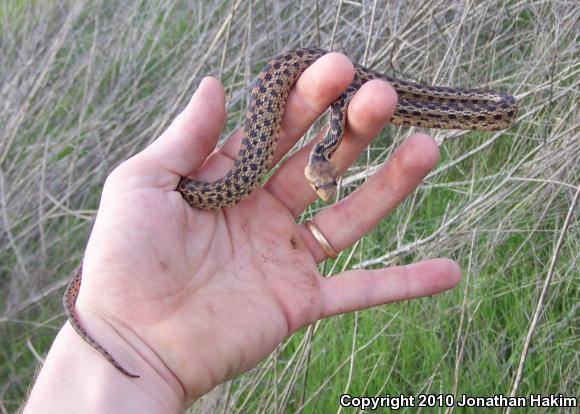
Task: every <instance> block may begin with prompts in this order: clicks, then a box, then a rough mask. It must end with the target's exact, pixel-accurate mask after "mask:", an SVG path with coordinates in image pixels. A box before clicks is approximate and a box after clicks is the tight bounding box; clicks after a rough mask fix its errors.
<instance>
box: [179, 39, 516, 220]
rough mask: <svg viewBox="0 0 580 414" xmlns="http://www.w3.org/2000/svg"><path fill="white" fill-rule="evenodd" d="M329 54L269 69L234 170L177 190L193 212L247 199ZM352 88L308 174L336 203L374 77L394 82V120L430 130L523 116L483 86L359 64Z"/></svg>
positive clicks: (487, 125)
mask: <svg viewBox="0 0 580 414" xmlns="http://www.w3.org/2000/svg"><path fill="white" fill-rule="evenodd" d="M327 53H329V52H327V51H325V50H322V49H316V48H302V49H294V50H291V51H289V52H286V53H282V54H280V55H279V56H277V57H275V58H274V59H272V60H271V61H270V62H268V63H267V64H266V66H265V67H264V68H263V69H262V71H261V72H260V73H259V74H258V77H257V79H256V81H255V83H254V87H253V88H252V92H251V96H250V102H249V105H248V109H247V111H246V116H245V120H244V128H243V137H242V144H241V147H240V150H239V153H238V158H237V159H236V160H235V162H234V165H233V167H232V169H231V170H230V171H228V172H227V173H226V174H225V175H224V176H223V177H222V178H220V179H218V180H217V181H214V182H210V183H208V182H200V181H197V180H192V179H191V178H187V177H183V178H181V180H180V181H179V184H178V186H177V189H176V190H177V191H178V192H179V193H180V194H181V196H182V197H183V198H184V199H185V201H186V202H187V203H188V204H189V205H190V206H191V207H194V208H198V209H202V210H218V209H223V208H226V207H230V206H233V205H235V204H238V203H239V202H240V201H242V200H243V199H244V198H246V197H248V196H249V195H250V194H251V193H252V191H253V190H254V188H255V187H256V186H257V185H258V184H259V183H260V182H261V181H262V179H263V178H264V176H265V175H266V173H267V172H268V171H269V169H270V168H271V163H272V160H273V158H274V152H275V150H276V144H277V142H278V133H279V132H280V123H281V122H282V116H283V114H284V110H285V107H286V100H287V98H288V94H289V93H290V91H291V90H292V87H293V86H294V84H295V82H296V80H297V79H298V77H299V76H300V75H301V74H302V73H303V72H304V71H305V70H306V69H307V68H308V67H309V66H310V65H312V64H313V63H314V62H315V61H316V60H318V59H319V58H320V57H322V56H324V55H325V54H327ZM354 69H355V73H354V79H353V81H352V83H351V85H350V86H349V87H348V88H347V89H346V90H345V91H344V92H343V93H342V94H341V95H340V96H339V97H338V98H337V99H336V100H335V101H334V102H333V103H332V104H331V105H330V117H329V118H330V119H329V126H328V131H327V133H326V136H325V137H324V139H322V140H321V141H320V142H319V143H317V144H316V145H315V146H314V148H313V149H312V151H311V153H310V157H309V161H308V165H307V166H306V168H305V170H304V175H305V177H306V179H307V180H308V182H309V184H310V186H311V187H312V188H313V189H314V190H315V191H316V193H317V194H318V196H319V197H320V198H321V199H322V200H324V201H327V202H329V201H333V200H334V199H335V198H336V193H337V182H338V178H339V176H338V169H337V168H336V165H335V164H334V163H333V162H332V156H333V154H334V153H335V152H336V150H337V149H338V147H339V146H340V144H341V142H342V139H343V137H344V132H345V125H346V111H347V108H348V103H349V101H350V99H351V98H352V97H353V95H354V94H355V93H356V92H357V91H358V90H359V89H360V88H361V86H362V85H363V84H365V83H366V82H368V81H370V80H373V79H381V80H383V81H387V82H389V83H390V84H391V85H392V86H393V88H394V89H395V91H396V92H397V96H398V102H397V106H396V110H395V113H394V114H393V116H392V118H391V120H390V123H391V124H394V125H402V126H418V127H423V128H443V129H467V130H484V131H498V130H502V129H507V128H509V127H510V126H511V125H512V123H513V121H514V119H515V117H516V115H517V101H516V99H515V98H514V97H513V96H511V95H509V94H506V93H502V92H494V91H488V90H482V89H459V88H452V87H446V86H427V85H423V84H420V83H415V82H409V81H403V80H399V79H395V78H392V77H390V76H387V75H384V74H382V73H379V72H376V71H374V70H372V69H369V68H366V67H364V66H362V65H359V64H357V63H355V64H354Z"/></svg>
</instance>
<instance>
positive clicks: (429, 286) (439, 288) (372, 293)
mask: <svg viewBox="0 0 580 414" xmlns="http://www.w3.org/2000/svg"><path fill="white" fill-rule="evenodd" d="M460 278H461V270H460V269H459V266H458V265H457V263H455V262H454V261H452V260H450V259H431V260H426V261H423V262H419V263H414V264H411V265H406V266H396V267H390V268H385V269H378V270H353V271H349V272H345V273H342V274H340V275H338V276H335V277H331V278H328V279H324V280H323V281H322V285H321V293H322V312H321V317H323V318H326V317H329V316H333V315H338V314H341V313H347V312H352V311H356V310H361V309H366V308H370V307H373V306H378V305H382V304H385V303H390V302H397V301H400V300H406V299H413V298H418V297H422V296H430V295H434V294H437V293H440V292H444V291H446V290H448V289H451V288H452V287H454V286H455V285H456V284H457V283H458V282H459V280H460Z"/></svg>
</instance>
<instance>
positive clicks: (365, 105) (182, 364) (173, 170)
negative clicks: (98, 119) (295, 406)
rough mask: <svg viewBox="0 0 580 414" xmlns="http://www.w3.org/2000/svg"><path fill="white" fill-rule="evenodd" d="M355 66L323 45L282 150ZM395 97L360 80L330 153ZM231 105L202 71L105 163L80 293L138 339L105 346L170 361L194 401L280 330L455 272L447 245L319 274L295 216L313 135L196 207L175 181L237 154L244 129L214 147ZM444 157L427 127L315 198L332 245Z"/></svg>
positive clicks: (90, 309)
mask: <svg viewBox="0 0 580 414" xmlns="http://www.w3.org/2000/svg"><path fill="white" fill-rule="evenodd" d="M352 75H353V69H352V65H351V64H350V62H349V61H348V59H347V58H346V57H344V56H342V55H339V54H329V55H326V56H324V57H323V58H321V59H320V60H319V61H318V62H316V63H315V64H314V65H313V66H312V67H310V68H309V69H308V70H307V71H306V72H305V73H304V74H303V75H302V76H301V78H300V79H299V80H298V82H297V84H296V86H295V88H294V89H293V91H292V92H291V94H290V97H289V100H288V105H287V109H286V112H285V114H284V119H283V123H282V131H281V133H280V137H279V144H278V148H277V152H276V155H275V160H274V162H277V161H279V160H280V159H281V157H282V156H283V155H284V154H285V153H287V151H288V150H289V149H290V148H291V147H292V146H293V145H294V144H295V143H296V142H297V140H298V139H299V138H300V137H301V136H302V135H303V134H304V132H305V130H306V129H307V128H308V127H309V126H310V124H311V123H312V122H313V121H314V120H315V119H316V118H317V117H318V116H319V115H320V114H321V113H322V112H323V111H324V110H325V109H326V108H327V107H328V106H329V104H330V102H332V101H333V100H334V99H335V98H336V97H337V96H339V95H340V93H341V92H342V91H343V90H344V89H345V88H346V87H347V86H348V84H349V83H350V81H351V79H352ZM395 104H396V95H395V93H394V91H393V90H392V88H390V87H389V86H388V85H387V84H385V83H383V82H381V81H373V82H369V83H368V84H366V85H364V86H363V88H362V89H361V90H360V91H359V92H358V93H357V95H356V96H355V97H354V98H353V100H352V101H351V104H350V107H349V112H348V130H347V133H346V136H345V140H344V142H343V144H342V145H341V148H340V149H339V151H338V152H337V153H336V155H335V157H334V160H335V162H336V163H337V165H338V166H339V168H340V169H341V170H344V169H345V168H347V167H348V165H350V163H352V161H353V160H354V159H355V158H356V156H357V155H358V153H359V152H360V151H361V150H362V149H363V148H364V147H365V146H366V145H368V143H369V142H370V140H371V139H372V138H373V137H374V136H375V135H376V134H377V133H378V131H380V129H381V128H382V127H383V126H384V125H385V123H386V122H387V121H388V119H389V117H390V115H391V114H392V112H393V111H394V107H395ZM224 107H225V106H224V96H223V89H222V88H221V85H220V84H219V82H218V81H216V80H215V79H212V78H206V79H204V81H203V82H202V83H201V84H200V86H199V89H198V90H197V92H196V93H195V95H194V97H193V98H192V100H191V102H190V103H189V104H188V106H187V108H186V109H185V110H184V111H183V112H182V113H181V114H180V115H179V116H178V118H177V119H176V120H175V121H174V122H173V124H172V125H171V126H170V127H169V128H168V130H167V131H166V132H165V133H164V134H163V135H162V136H161V137H160V138H158V139H157V140H156V141H155V142H154V143H153V144H152V145H151V146H149V147H148V148H146V149H145V150H144V151H143V152H141V153H139V154H137V155H136V156H134V157H133V158H131V159H129V160H127V161H126V162H124V163H123V164H121V165H120V166H119V167H118V168H117V169H116V170H115V171H114V172H113V173H112V174H111V175H110V176H109V178H108V179H107V183H106V185H105V188H104V191H103V195H102V200H101V205H100V208H99V212H98V215H97V220H96V223H95V226H94V229H93V232H92V234H91V238H90V241H89V245H88V247H87V251H86V255H85V260H84V267H83V269H84V270H83V273H84V277H83V288H82V289H81V293H80V296H79V300H78V302H77V311H78V312H79V314H80V315H81V317H82V319H83V320H84V321H89V323H90V320H91V317H93V319H95V318H94V317H95V316H96V319H100V320H105V321H106V322H107V324H109V325H111V326H113V327H114V328H115V330H116V332H117V333H118V334H119V338H122V339H121V340H120V342H124V343H128V344H130V346H129V347H124V349H125V351H121V350H119V351H118V353H117V354H116V355H115V349H114V347H113V349H111V353H113V354H114V355H115V356H119V354H121V359H120V361H123V362H125V363H127V364H128V366H127V369H128V370H129V371H135V372H136V373H140V372H137V371H139V370H140V369H141V368H142V367H141V368H140V366H139V363H142V362H143V361H145V363H146V364H151V365H152V366H156V369H157V370H158V371H159V369H166V370H167V372H170V374H171V375H173V376H174V377H175V378H176V379H177V381H178V382H179V383H180V384H181V385H182V386H183V389H184V391H185V398H186V399H187V400H189V401H191V400H192V399H195V398H196V397H198V396H200V395H202V394H203V393H205V392H207V391H208V390H210V389H211V388H212V387H214V386H215V385H217V384H219V383H221V382H223V381H225V380H226V379H228V378H231V377H233V376H235V375H236V374H239V373H240V372H243V371H245V370H247V369H249V368H251V367H253V366H254V365H256V364H257V363H258V362H259V361H260V360H261V359H263V358H264V357H265V356H267V355H268V354H269V353H270V352H271V351H272V350H273V349H274V348H275V347H276V346H277V345H278V344H279V343H280V342H281V341H282V340H283V339H284V338H285V337H286V336H288V335H289V334H291V333H292V332H294V331H296V330H297V329H300V328H301V327H304V326H306V325H308V324H310V323H313V322H315V321H316V320H318V319H320V318H323V317H327V316H330V315H335V314H339V313H344V312H348V311H352V310H356V309H362V308H367V307H370V306H375V305H378V304H383V303H387V302H392V301H396V300H401V299H407V298H413V297H418V296H424V295H430V294H434V293H437V292H441V291H443V290H446V289H449V288H451V287H452V286H454V285H455V284H456V283H457V281H458V280H459V269H458V267H457V265H456V264H455V263H454V262H452V261H450V260H446V259H434V260H430V261H425V262H421V263H418V264H414V265H410V266H403V267H396V268H389V269H380V270H373V271H364V270H361V271H352V272H346V273H344V274H341V275H337V276H335V277H332V278H328V279H326V278H323V277H321V275H320V274H319V273H318V271H317V263H318V262H321V261H323V260H325V259H326V256H325V254H324V251H323V250H322V248H321V247H320V245H319V244H318V243H317V241H316V239H314V237H313V236H312V234H311V233H310V232H309V230H308V229H307V228H305V227H304V226H303V225H299V224H297V223H296V220H297V217H298V216H299V215H300V214H301V213H302V212H303V211H304V210H305V209H306V208H307V206H308V205H309V204H310V203H312V202H313V201H314V200H315V198H316V195H315V193H314V191H313V190H312V189H311V188H310V187H309V185H308V183H307V181H306V180H305V178H304V176H303V174H302V171H303V169H304V166H305V165H306V162H307V155H308V152H309V151H310V149H311V147H312V143H311V144H309V145H307V146H305V147H304V148H302V149H301V150H300V151H298V152H297V153H296V154H294V155H293V156H292V157H290V158H289V159H288V160H287V161H286V162H285V163H284V165H282V166H281V167H280V168H279V169H278V170H277V171H276V172H275V173H274V174H273V175H272V177H271V178H270V180H269V181H268V182H267V183H266V184H265V186H264V187H263V188H258V189H256V191H254V192H253V193H252V195H251V196H250V197H249V198H248V199H246V200H244V201H242V202H241V203H240V204H238V205H237V206H235V207H232V208H228V209H225V210H221V211H215V212H208V211H201V210H197V209H193V208H191V207H190V206H189V205H188V204H187V203H185V202H184V200H183V199H182V198H181V196H180V194H179V193H177V192H175V191H174V189H175V187H176V185H177V183H178V181H179V178H180V177H181V176H194V177H195V178H196V179H199V180H202V181H211V180H213V179H216V178H218V177H221V176H223V175H224V173H225V172H226V171H227V170H228V169H229V168H230V167H231V166H232V164H233V162H234V159H235V157H236V155H237V150H238V148H239V145H240V141H241V131H238V132H236V133H235V134H233V135H232V136H231V137H230V138H229V140H228V141H227V142H226V143H225V144H224V145H223V146H222V147H220V148H219V149H217V150H216V149H215V145H216V142H217V139H218V137H219V133H220V130H221V127H222V125H223V121H224V117H225V109H224ZM437 158H438V151H437V146H436V145H435V143H434V142H433V141H432V140H431V139H430V138H429V137H427V136H425V135H420V134H417V135H414V136H412V137H410V138H409V139H408V140H407V141H406V142H405V143H404V144H403V145H402V146H401V147H400V148H399V149H398V150H397V151H396V152H395V154H394V155H393V157H392V158H391V160H390V161H389V162H388V163H387V164H386V165H385V166H384V167H383V168H381V170H380V171H379V172H377V173H376V174H375V175H374V176H373V177H371V178H370V179H369V180H368V181H367V182H366V183H365V184H364V185H363V186H361V188H359V189H358V190H357V191H356V192H355V193H353V194H352V195H351V196H349V197H347V198H346V199H344V200H343V201H342V202H340V203H337V204H335V205H333V206H329V207H327V208H326V209H323V210H322V211H320V212H319V213H318V214H317V215H316V216H315V217H314V218H313V220H314V222H315V223H316V224H317V226H318V227H319V228H320V229H321V231H322V232H323V233H324V234H325V235H326V237H327V238H328V240H329V242H330V243H331V245H332V246H333V247H334V249H335V250H337V251H340V250H342V249H344V248H346V247H348V246H350V245H352V244H353V243H355V242H356V241H357V240H358V239H360V238H361V237H362V236H363V235H364V234H366V233H368V232H369V231H370V230H372V228H373V227H374V226H375V225H376V224H377V223H378V222H379V221H380V220H381V219H382V218H383V217H384V216H385V215H386V214H387V213H388V212H389V211H390V210H392V209H393V208H394V207H395V206H396V205H397V204H398V203H400V202H401V201H402V200H403V199H404V197H405V196H406V195H407V194H408V193H409V192H411V191H412V190H413V189H414V188H415V187H416V186H417V185H418V184H419V182H420V180H421V179H422V177H423V176H424V175H425V174H426V173H427V172H428V171H429V170H430V169H431V168H433V166H434V165H435V163H436V162H437ZM119 348H123V346H120V347H119ZM127 349H135V350H137V351H138V353H139V355H140V357H139V358H140V359H137V358H132V357H131V356H130V355H129V356H127V353H129V354H130V351H126V350H127ZM123 352H124V353H123ZM134 361H141V362H139V363H137V362H134ZM159 367H162V368H159ZM111 369H113V368H111Z"/></svg>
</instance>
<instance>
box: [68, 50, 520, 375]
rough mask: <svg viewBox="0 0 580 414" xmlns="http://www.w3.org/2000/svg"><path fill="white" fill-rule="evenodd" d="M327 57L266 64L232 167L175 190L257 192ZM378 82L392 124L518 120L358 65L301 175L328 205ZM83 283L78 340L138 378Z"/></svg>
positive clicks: (71, 309) (208, 195)
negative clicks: (84, 306)
mask: <svg viewBox="0 0 580 414" xmlns="http://www.w3.org/2000/svg"><path fill="white" fill-rule="evenodd" d="M327 53H329V52H327V51H325V50H322V49H317V48H301V49H294V50H290V51H288V52H286V53H282V54H280V55H278V56H277V57H275V58H273V59H272V60H270V61H269V62H268V63H267V64H266V66H265V67H264V68H263V69H262V71H261V72H260V73H259V74H258V76H257V78H256V81H255V83H254V86H253V88H252V92H251V95H250V101H249V105H248V108H247V111H246V116H245V121H244V127H243V136H242V143H241V147H240V150H239V153H238V158H237V159H236V160H235V162H234V165H233V167H232V168H231V170H229V171H228V172H227V173H226V174H225V175H224V176H223V177H222V178H220V179H218V180H216V181H214V182H201V181H197V180H193V179H191V178H188V177H181V179H180V181H179V183H178V185H177V188H176V191H178V192H179V193H180V194H181V196H182V197H183V199H184V200H185V201H186V202H187V203H188V204H189V205H190V206H191V207H193V208H196V209H201V210H219V209H224V208H228V207H231V206H234V205H236V204H238V203H240V202H241V201H242V200H244V199H245V198H246V197H248V196H249V195H250V194H251V193H252V191H253V190H254V189H255V188H256V186H258V185H259V183H260V182H261V181H262V179H263V178H264V176H265V175H266V173H267V172H268V171H269V169H270V168H271V164H272V161H273V159H274V152H275V150H276V144H277V142H278V133H279V132H280V124H281V122H282V117H283V115H284V110H285V108H286V101H287V99H288V95H289V93H290V91H291V90H292V88H293V86H294V84H295V83H296V80H297V79H298V78H299V77H300V75H301V74H302V73H303V72H304V71H305V70H306V69H307V68H308V67H309V66H311V65H312V64H313V63H314V62H316V61H317V60H318V59H319V58H321V57H322V56H324V55H325V54H327ZM373 79H381V80H383V81H386V82H388V83H390V84H391V85H392V86H393V88H394V89H395V91H396V92H397V96H398V101H397V105H396V110H395V112H394V114H393V116H392V117H391V120H390V123H391V124H394V125H402V126H418V127H423V128H443V129H464V130H483V131H499V130H503V129H507V128H509V127H510V126H511V125H512V124H513V122H514V120H515V117H516V115H517V109H518V106H517V100H516V99H515V98H514V97H513V96H512V95H509V94H507V93H503V92H494V91H489V90H483V89H460V88H453V87H447V86H427V85H423V84H420V83H416V82H409V81H403V80H399V79H395V78H393V77H390V76H387V75H384V74H382V73H379V72H376V71H374V70H372V69H369V68H366V67H365V66H362V65H360V64H357V63H354V78H353V81H352V83H351V84H350V86H348V88H346V90H345V91H344V92H343V93H342V94H341V95H340V96H339V97H338V98H337V99H336V100H335V101H334V102H332V104H331V105H330V116H329V125H328V129H327V132H326V135H325V137H324V138H323V139H322V140H321V141H320V142H318V143H317V144H316V145H315V146H314V148H313V149H312V151H311V153H310V156H309V160H308V164H307V165H306V167H305V170H304V175H305V177H306V179H307V180H308V183H309V184H310V186H311V187H312V188H313V189H314V191H316V193H317V195H318V197H319V198H321V199H322V200H324V201H327V202H328V201H332V200H334V199H335V198H336V194H337V182H338V179H339V173H338V168H337V167H336V165H335V164H334V163H333V161H332V156H333V154H334V153H335V152H336V150H337V149H338V148H339V146H340V144H341V142H342V139H343V137H344V133H345V127H346V114H347V113H346V112H347V108H348V104H349V102H350V100H351V98H352V97H353V95H354V94H355V93H356V92H357V91H358V90H359V89H360V88H361V86H362V85H364V84H365V83H366V82H368V81H370V80H373ZM81 279H82V269H79V270H77V271H76V272H75V274H74V276H73V278H72V280H71V282H70V283H69V285H68V287H67V289H66V292H65V295H64V298H63V305H64V309H65V313H66V315H67V317H68V320H69V322H70V323H71V325H72V327H73V328H74V330H75V331H76V332H77V333H78V334H79V335H80V337H81V338H82V339H83V340H85V341H86V342H87V343H88V344H89V345H90V346H91V347H93V348H94V349H96V350H97V351H98V352H99V353H101V354H102V355H103V356H104V357H105V358H106V359H107V360H108V361H109V362H110V363H111V364H112V365H113V366H114V367H115V368H117V369H118V370H119V371H120V372H122V373H123V374H125V375H127V376H129V377H132V378H138V377H139V376H138V375H135V374H132V373H130V372H128V371H127V370H125V369H124V368H123V367H122V366H121V365H120V364H119V363H118V362H117V361H116V359H115V358H114V357H113V356H112V355H111V354H110V353H109V352H108V351H107V350H106V349H105V348H104V347H103V346H102V345H101V344H99V342H97V341H96V340H95V339H94V338H93V337H92V336H91V335H90V334H89V333H88V332H87V331H86V330H85V329H84V328H83V326H82V324H81V323H80V321H79V318H78V317H77V315H76V312H75V303H76V300H77V297H78V294H79V290H80V286H81Z"/></svg>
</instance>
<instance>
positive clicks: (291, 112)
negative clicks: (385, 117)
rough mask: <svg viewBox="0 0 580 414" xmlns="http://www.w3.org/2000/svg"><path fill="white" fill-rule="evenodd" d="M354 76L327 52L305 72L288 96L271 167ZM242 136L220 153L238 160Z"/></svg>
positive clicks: (340, 56)
mask: <svg viewBox="0 0 580 414" xmlns="http://www.w3.org/2000/svg"><path fill="white" fill-rule="evenodd" d="M353 77H354V67H353V65H352V62H351V61H350V60H349V58H348V57H346V56H345V55H343V54H340V53H328V54H326V55H324V56H322V57H321V58H320V59H318V60H317V61H316V62H314V63H313V64H312V66H310V67H308V68H307V69H306V70H305V71H304V73H303V74H302V75H301V76H300V77H299V78H298V80H297V81H296V84H295V85H294V87H293V88H292V90H291V91H290V94H289V96H288V100H287V104H286V109H285V110H284V116H283V117H282V123H281V125H280V132H279V134H278V145H277V147H276V152H275V153H274V160H273V163H272V165H275V164H276V163H277V162H278V161H279V160H280V159H281V158H282V156H283V155H284V154H286V152H288V151H289V150H290V149H291V148H292V147H293V146H294V144H296V142H297V141H298V140H299V139H300V138H301V137H302V136H303V135H304V134H305V133H306V131H307V130H308V128H309V127H310V126H311V125H312V123H313V122H314V121H315V120H316V119H317V118H318V117H319V116H320V115H322V113H324V111H326V109H327V108H328V107H329V106H330V104H331V103H332V102H333V101H334V100H336V98H338V97H339V96H340V95H341V94H342V93H343V92H344V91H345V89H346V88H348V86H349V85H350V84H351V83H352V80H353ZM242 133H243V128H240V129H238V130H237V131H236V132H235V133H234V134H233V135H232V136H230V138H229V139H228V140H227V141H226V142H225V143H224V145H223V146H222V147H221V148H220V150H219V152H220V153H222V154H224V155H227V156H228V157H229V158H231V159H237V158H238V151H239V149H240V145H241V143H242Z"/></svg>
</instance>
